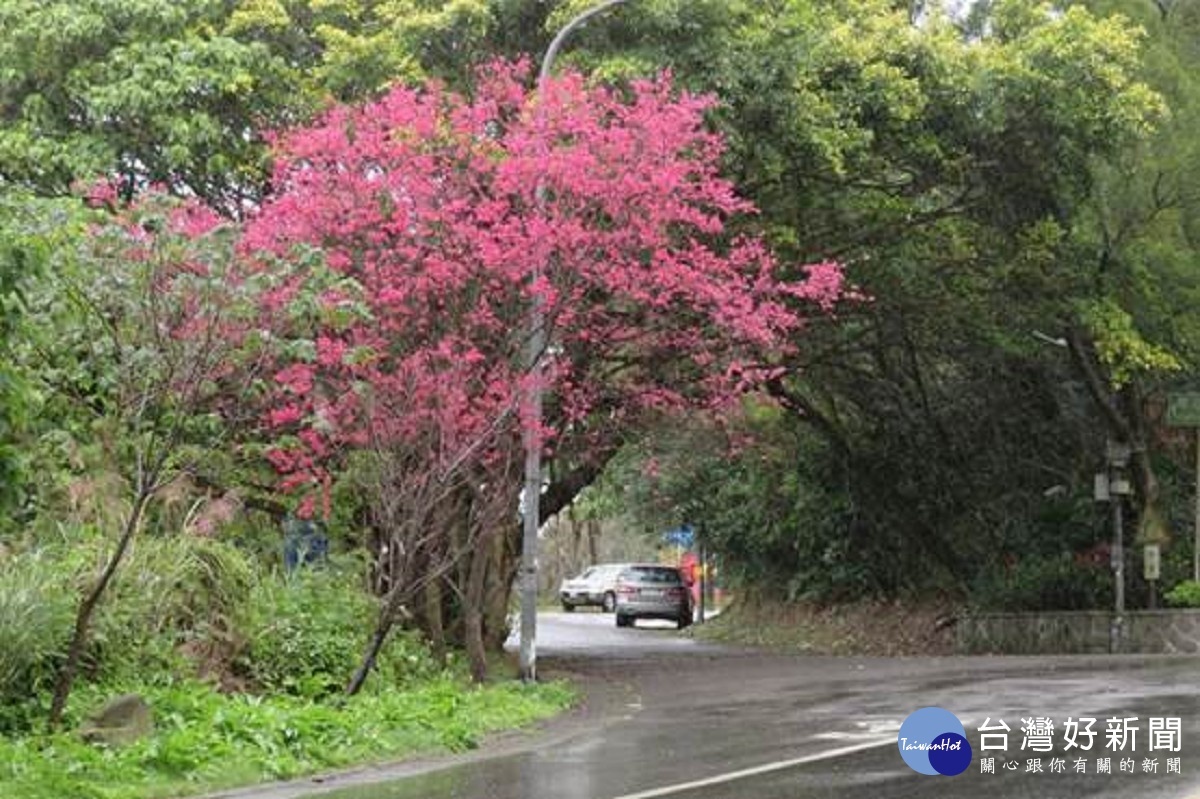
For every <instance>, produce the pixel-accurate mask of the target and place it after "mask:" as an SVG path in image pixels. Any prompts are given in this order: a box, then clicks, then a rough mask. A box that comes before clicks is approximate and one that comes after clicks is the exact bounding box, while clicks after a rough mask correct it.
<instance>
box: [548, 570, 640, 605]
mask: <svg viewBox="0 0 1200 799" xmlns="http://www.w3.org/2000/svg"><path fill="white" fill-rule="evenodd" d="M627 566H628V564H626V563H604V564H600V565H598V566H592V567H590V568H588V569H586V570H585V571H584V572H583V574H580V575H579V576H578V577H573V578H571V579H569V580H563V581H562V584H561V585H560V586H559V588H558V597H559V600H560V601H561V602H562V607H563V610H565V611H568V612H569V611H573V610H575V608H578V607H584V606H587V605H593V606H596V605H598V606H599V607H600V608H601V609H602V610H603V611H604V612H605V613H612V612H613V610H614V609H616V607H617V577H618V576H619V575H620V574H621V572H622V571H624V570H625V568H626V567H627Z"/></svg>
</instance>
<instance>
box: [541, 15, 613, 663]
mask: <svg viewBox="0 0 1200 799" xmlns="http://www.w3.org/2000/svg"><path fill="white" fill-rule="evenodd" d="M623 2H626V0H601V2H599V3H597V4H596V5H594V6H592V7H591V8H589V9H587V10H586V11H583V12H581V13H580V14H578V15H576V16H575V17H574V18H573V19H572V20H571V21H570V22H568V23H567V24H566V25H564V26H563V27H562V28H561V29H560V30H559V32H558V33H557V34H556V35H555V37H554V39H553V40H552V41H551V42H550V46H549V47H548V48H546V55H545V56H544V57H543V58H542V68H541V71H540V72H539V73H538V100H537V102H538V106H537V109H538V114H539V126H538V132H539V134H541V135H543V140H542V146H543V147H546V146H547V142H546V141H545V139H544V134H545V131H544V129H543V126H542V124H541V123H544V121H545V108H546V103H545V98H546V82H547V80H548V79H549V78H550V68H551V67H552V66H553V64H554V57H555V56H556V55H558V51H559V49H560V48H561V47H562V45H563V42H564V41H566V38H567V36H568V35H569V34H570V33H571V31H573V30H575V29H576V28H578V27H579V26H580V25H582V24H583V23H585V22H587V21H588V20H589V19H591V18H592V17H594V16H595V15H596V14H599V13H600V12H602V11H605V10H606V9H609V8H612V7H613V6H615V5H618V4H620V3H623ZM534 195H535V197H536V199H537V204H538V208H539V209H544V208H545V203H546V184H545V180H544V177H541V178H539V179H538V183H537V186H536V187H535V190H534ZM542 271H543V265H542V264H540V263H539V264H535V266H534V268H533V271H532V273H531V274H530V276H529V277H530V281H531V284H536V283H537V282H538V281H539V280H541V277H542ZM545 348H546V319H545V308H544V307H543V303H542V299H541V298H540V297H535V298H534V300H533V307H532V308H531V309H530V312H529V342H528V351H527V356H526V357H527V359H528V367H529V389H528V392H527V395H526V396H525V397H524V398H523V399H524V405H525V411H526V415H527V418H526V419H525V420H524V421H525V425H526V429H525V432H524V446H525V492H524V497H525V507H524V511H525V517H524V519H522V525H523V529H522V536H521V646H520V655H519V665H518V671H519V672H520V678H521V680H523V681H524V682H534V681H535V680H537V594H538V575H537V550H538V531H539V530H540V529H541V508H540V507H539V505H540V504H541V497H542V436H541V430H540V428H541V425H542V411H543V402H542V391H543V386H542V374H543V369H542V355H543V350H544V349H545Z"/></svg>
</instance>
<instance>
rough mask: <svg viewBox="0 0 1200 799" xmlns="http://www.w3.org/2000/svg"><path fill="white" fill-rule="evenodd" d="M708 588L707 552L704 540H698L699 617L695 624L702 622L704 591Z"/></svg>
mask: <svg viewBox="0 0 1200 799" xmlns="http://www.w3.org/2000/svg"><path fill="white" fill-rule="evenodd" d="M707 588H708V553H707V552H706V551H705V550H704V542H703V541H701V542H700V618H699V619H697V620H696V622H697V624H703V623H704V605H705V599H704V593H705V591H706V589H707Z"/></svg>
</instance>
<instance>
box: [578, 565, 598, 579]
mask: <svg viewBox="0 0 1200 799" xmlns="http://www.w3.org/2000/svg"><path fill="white" fill-rule="evenodd" d="M595 574H596V568H595V567H594V566H593V567H592V568H590V569H585V570H584V572H583V574H581V575H579V579H580V580H586V579H588V578H589V577H592V576H594V575H595Z"/></svg>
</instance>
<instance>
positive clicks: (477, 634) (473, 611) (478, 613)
mask: <svg viewBox="0 0 1200 799" xmlns="http://www.w3.org/2000/svg"><path fill="white" fill-rule="evenodd" d="M481 537H482V538H483V540H481V541H479V542H478V544H479V545H478V546H477V547H476V548H475V551H474V552H472V553H471V568H470V573H469V575H468V577H467V585H466V591H465V592H464V595H463V635H464V638H465V640H464V642H463V643H464V644H465V646H466V649H467V662H468V663H469V664H470V665H471V679H473V680H474V681H475V682H477V683H481V682H483V681H484V680H486V679H487V671H488V664H487V649H486V647H485V646H484V642H483V604H484V590H485V587H486V581H487V574H488V562H489V561H490V560H491V559H492V555H491V549H492V547H491V543H492V542H491V539H492V538H493V537H494V536H493V535H491V534H490V533H484V535H483V536H481Z"/></svg>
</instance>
